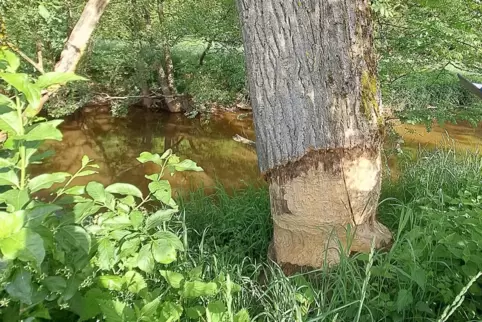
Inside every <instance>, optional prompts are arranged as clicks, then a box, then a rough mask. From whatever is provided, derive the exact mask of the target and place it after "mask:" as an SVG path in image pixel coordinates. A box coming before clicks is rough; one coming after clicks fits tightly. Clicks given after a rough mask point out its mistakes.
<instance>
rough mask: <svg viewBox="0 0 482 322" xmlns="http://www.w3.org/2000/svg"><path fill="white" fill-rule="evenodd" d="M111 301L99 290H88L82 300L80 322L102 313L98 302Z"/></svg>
mask: <svg viewBox="0 0 482 322" xmlns="http://www.w3.org/2000/svg"><path fill="white" fill-rule="evenodd" d="M109 299H110V296H109V295H108V294H106V293H104V292H102V291H101V290H100V289H98V288H93V289H90V290H88V291H87V293H85V295H84V296H83V298H82V303H81V310H80V312H79V313H80V321H87V320H90V319H92V318H94V317H96V316H97V315H99V314H100V313H102V312H101V310H100V306H99V303H98V302H99V301H101V300H109Z"/></svg>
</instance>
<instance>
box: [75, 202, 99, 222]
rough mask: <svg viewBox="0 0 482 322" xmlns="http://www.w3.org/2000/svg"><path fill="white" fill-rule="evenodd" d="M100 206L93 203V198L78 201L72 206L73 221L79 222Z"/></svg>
mask: <svg viewBox="0 0 482 322" xmlns="http://www.w3.org/2000/svg"><path fill="white" fill-rule="evenodd" d="M100 208H101V207H100V206H97V205H95V203H94V201H93V200H89V201H87V202H79V203H77V204H76V205H75V206H74V214H75V223H77V224H80V223H81V222H82V221H83V220H84V219H85V218H87V217H89V216H90V215H93V214H95V213H96V212H97V211H99V209H100Z"/></svg>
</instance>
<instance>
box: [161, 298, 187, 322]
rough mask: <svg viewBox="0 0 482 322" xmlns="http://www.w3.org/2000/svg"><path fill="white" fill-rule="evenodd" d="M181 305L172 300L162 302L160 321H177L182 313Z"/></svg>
mask: <svg viewBox="0 0 482 322" xmlns="http://www.w3.org/2000/svg"><path fill="white" fill-rule="evenodd" d="M182 311H183V309H182V306H181V305H179V304H177V303H173V302H164V303H163V304H162V308H161V319H160V320H161V321H166V322H174V321H179V319H180V318H181V315H182Z"/></svg>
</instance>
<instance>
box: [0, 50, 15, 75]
mask: <svg viewBox="0 0 482 322" xmlns="http://www.w3.org/2000/svg"><path fill="white" fill-rule="evenodd" d="M0 60H3V61H6V62H7V64H8V68H7V70H6V71H7V72H9V73H15V72H16V71H17V69H18V67H20V58H18V56H17V55H15V54H14V53H13V52H11V51H10V50H5V49H3V50H0Z"/></svg>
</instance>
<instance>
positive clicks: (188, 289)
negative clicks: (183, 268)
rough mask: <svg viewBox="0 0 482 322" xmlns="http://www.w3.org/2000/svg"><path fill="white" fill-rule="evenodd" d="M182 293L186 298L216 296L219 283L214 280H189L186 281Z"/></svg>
mask: <svg viewBox="0 0 482 322" xmlns="http://www.w3.org/2000/svg"><path fill="white" fill-rule="evenodd" d="M182 293H183V296H184V297H186V298H198V297H201V296H214V295H216V294H217V293H218V285H217V284H216V283H213V282H209V283H205V282H201V281H188V282H185V283H184V287H183V290H182Z"/></svg>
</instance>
